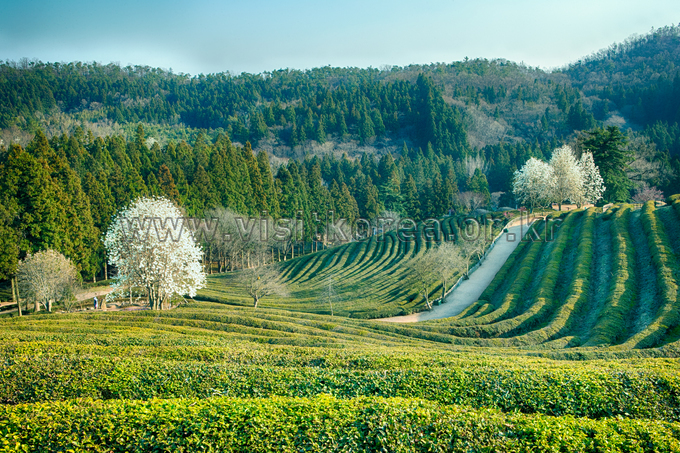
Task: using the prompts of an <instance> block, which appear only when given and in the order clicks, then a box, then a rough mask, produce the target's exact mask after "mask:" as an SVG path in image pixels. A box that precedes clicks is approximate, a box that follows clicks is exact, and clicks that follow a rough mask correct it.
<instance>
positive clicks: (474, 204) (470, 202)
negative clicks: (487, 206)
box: [458, 192, 486, 211]
mask: <svg viewBox="0 0 680 453" xmlns="http://www.w3.org/2000/svg"><path fill="white" fill-rule="evenodd" d="M458 199H459V200H460V203H461V204H462V205H463V206H465V208H466V209H468V210H469V211H475V210H476V209H479V208H481V207H482V206H484V202H485V201H486V199H485V198H484V195H483V194H481V193H478V192H463V193H461V194H460V195H458Z"/></svg>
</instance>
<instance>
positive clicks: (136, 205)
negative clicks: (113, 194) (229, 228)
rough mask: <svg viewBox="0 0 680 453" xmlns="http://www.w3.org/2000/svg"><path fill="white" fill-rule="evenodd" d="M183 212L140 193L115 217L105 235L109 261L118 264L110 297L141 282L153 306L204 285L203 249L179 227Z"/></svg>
mask: <svg viewBox="0 0 680 453" xmlns="http://www.w3.org/2000/svg"><path fill="white" fill-rule="evenodd" d="M182 222H183V219H182V213H181V212H180V210H179V209H178V208H177V207H176V206H175V205H174V204H173V203H172V202H171V201H170V200H168V199H166V198H163V197H152V198H144V197H143V198H139V199H137V200H136V201H134V202H133V203H132V204H131V205H130V206H128V207H127V208H125V209H123V210H122V211H120V212H119V213H118V215H117V216H116V217H115V219H114V220H113V222H112V223H111V226H110V227H109V229H108V231H107V232H106V235H105V237H104V245H105V246H106V250H107V253H108V257H109V263H111V264H113V265H115V266H116V267H117V268H118V275H117V277H115V278H116V282H115V283H114V291H113V292H112V293H110V294H109V295H108V296H107V301H111V300H112V299H113V298H114V297H116V296H117V295H119V294H120V293H121V292H122V291H124V290H125V289H130V288H132V287H139V288H143V289H144V290H145V291H146V295H147V297H148V300H149V306H150V307H151V308H152V309H153V310H161V309H164V308H168V307H169V306H170V301H171V299H172V298H173V297H181V296H183V295H189V296H190V297H194V296H195V295H196V291H197V290H198V289H200V288H202V287H204V286H205V283H206V278H205V273H204V272H203V268H202V266H201V257H202V250H201V247H200V246H198V245H197V244H196V242H195V240H194V237H193V235H192V234H191V233H190V231H188V230H187V229H184V228H183V223H182Z"/></svg>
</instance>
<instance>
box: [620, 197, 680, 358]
mask: <svg viewBox="0 0 680 453" xmlns="http://www.w3.org/2000/svg"><path fill="white" fill-rule="evenodd" d="M655 210H656V207H655V204H654V201H653V200H650V201H648V202H647V203H645V204H644V206H643V208H642V214H641V220H642V226H643V228H644V230H645V234H646V235H647V242H648V244H649V250H650V252H651V255H652V260H653V262H654V265H655V266H656V271H657V281H658V284H659V288H660V289H661V301H662V304H661V307H660V308H659V310H658V312H657V313H656V319H655V320H654V321H653V322H652V323H651V324H650V325H648V326H647V327H646V328H645V329H644V330H643V331H642V332H640V333H638V334H636V335H634V336H633V337H631V338H630V339H628V340H627V342H626V343H628V344H630V345H631V346H633V347H637V348H645V347H651V346H654V345H656V344H658V342H659V341H660V340H661V339H662V338H663V337H664V335H665V334H666V333H667V332H668V331H669V330H670V329H672V328H674V327H675V326H677V325H678V321H679V320H680V305H679V301H678V280H679V279H680V267H679V266H678V262H677V260H676V258H675V255H674V253H673V251H672V248H671V245H670V243H669V242H668V237H667V236H666V233H665V232H664V230H663V226H662V225H661V223H660V222H659V221H658V219H657V217H656V213H655Z"/></svg>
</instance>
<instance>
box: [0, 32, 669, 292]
mask: <svg viewBox="0 0 680 453" xmlns="http://www.w3.org/2000/svg"><path fill="white" fill-rule="evenodd" d="M678 68H680V27H666V28H663V29H659V30H656V31H652V32H651V33H650V34H648V35H646V36H643V37H635V38H631V39H629V40H627V41H626V42H625V43H623V44H617V45H614V46H612V47H610V48H608V49H605V50H602V51H600V52H598V53H595V54H593V55H591V56H589V57H586V58H584V59H583V60H581V61H579V62H576V63H574V64H572V65H570V66H568V67H565V68H563V69H561V70H556V71H552V72H547V71H544V70H541V69H537V68H530V67H526V66H524V65H521V64H516V63H512V62H509V61H506V60H492V61H488V60H479V59H478V60H467V59H466V60H465V61H461V62H454V63H451V64H443V63H437V64H431V65H411V66H407V67H384V68H381V69H374V68H368V69H358V68H331V67H323V68H316V69H312V70H307V71H297V70H289V69H285V70H278V71H273V72H266V73H262V74H240V75H233V74H229V73H220V74H209V75H199V76H195V77H191V76H189V75H186V74H173V73H172V72H170V71H166V70H162V69H154V68H149V67H139V66H136V67H125V68H122V67H120V66H118V65H114V64H109V65H102V64H98V63H42V62H38V61H29V60H23V61H20V62H10V61H7V62H4V63H1V64H0V201H1V204H0V278H5V277H7V276H8V275H10V274H12V272H13V270H14V266H15V264H16V262H17V259H18V258H20V257H23V256H24V255H25V254H26V253H29V252H34V251H37V250H42V249H46V248H53V249H56V250H59V251H61V252H63V253H64V254H65V255H66V256H68V257H69V258H71V259H72V260H73V261H74V262H75V263H76V264H77V265H78V267H79V269H80V270H81V273H82V275H83V277H84V278H88V279H91V278H93V277H94V276H95V275H99V276H101V275H102V272H103V269H102V268H103V263H104V256H103V248H102V245H101V241H100V237H101V234H102V232H103V231H105V230H106V228H107V227H108V225H109V224H110V222H111V219H112V217H113V216H114V215H115V213H116V211H117V210H118V209H120V208H121V207H123V206H125V205H126V204H128V203H129V202H130V201H131V200H133V199H134V198H135V197H137V196H140V195H163V196H166V197H169V198H171V199H172V200H174V201H175V202H177V204H179V205H180V206H181V207H182V208H183V209H184V212H186V214H187V215H188V216H202V215H204V214H205V213H206V212H208V211H209V210H210V209H212V208H215V207H218V206H224V207H228V208H230V209H232V210H234V211H236V212H239V213H243V214H247V215H257V214H258V213H260V212H261V211H267V212H268V213H269V214H270V215H272V216H273V217H295V214H296V213H297V212H298V211H303V212H304V215H305V216H307V218H306V220H307V221H308V223H311V218H310V217H311V215H312V214H311V213H313V212H325V211H327V210H329V209H332V210H334V211H335V212H336V213H337V215H339V216H342V217H344V218H347V219H349V220H350V221H352V220H354V219H357V218H359V217H361V218H367V219H374V218H376V217H377V216H378V215H379V214H380V213H381V212H384V211H392V212H396V213H399V214H400V215H402V216H408V217H411V218H414V219H416V220H418V219H424V218H427V217H439V216H442V215H445V214H447V213H450V212H452V211H455V212H460V211H469V210H470V209H473V208H475V207H478V206H490V207H499V206H513V207H514V206H515V202H514V200H513V199H512V194H511V192H512V185H511V184H512V175H513V173H514V172H515V171H516V170H517V169H518V168H520V167H521V166H522V165H523V164H524V163H525V162H526V161H527V160H528V159H529V158H530V157H537V158H540V159H547V158H549V157H550V154H551V152H552V150H553V149H555V148H557V147H558V146H560V145H561V144H565V143H569V144H572V145H573V147H574V149H576V150H577V151H580V150H581V149H583V146H584V143H589V142H588V137H591V136H592V134H593V132H592V131H596V132H597V131H603V130H604V129H603V128H605V127H617V128H620V130H621V131H622V132H623V134H621V135H620V136H621V137H622V140H620V143H619V145H620V146H621V147H622V148H624V149H625V151H626V153H627V155H628V156H630V159H629V160H630V162H629V168H628V169H627V174H628V177H629V179H630V181H631V182H630V185H629V188H628V189H629V190H628V191H626V192H625V195H624V196H622V197H621V198H622V199H621V200H613V199H612V200H604V201H625V199H627V198H628V196H632V195H633V194H634V193H635V191H636V190H639V189H641V188H644V187H648V186H655V187H658V188H659V189H661V190H663V191H664V192H665V194H666V195H669V194H671V193H677V192H680V126H679V125H678V123H679V122H680V108H679V107H678V106H679V105H680V102H679V101H680V70H679V69H678ZM463 194H476V198H475V200H481V201H477V202H475V203H470V202H469V200H470V197H466V196H464V195H463ZM492 194H493V196H492ZM305 234H306V235H307V236H306V238H305V239H309V234H311V233H305Z"/></svg>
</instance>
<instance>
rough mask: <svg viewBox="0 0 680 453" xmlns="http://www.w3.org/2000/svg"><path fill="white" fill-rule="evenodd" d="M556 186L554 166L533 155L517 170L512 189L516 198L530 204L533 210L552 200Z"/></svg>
mask: <svg viewBox="0 0 680 453" xmlns="http://www.w3.org/2000/svg"><path fill="white" fill-rule="evenodd" d="M554 187H555V176H554V171H553V168H552V167H551V166H550V165H548V164H546V163H545V162H543V161H541V160H539V159H536V158H534V157H532V158H531V159H529V160H528V161H527V163H526V164H524V166H523V167H522V168H521V169H519V170H517V171H516V172H515V176H514V180H513V183H512V191H513V193H514V194H515V198H516V199H517V201H519V202H520V203H522V204H525V205H528V206H529V207H530V208H531V210H532V211H533V210H534V208H536V207H538V206H545V205H547V204H548V203H549V202H550V201H551V197H552V194H553V191H554Z"/></svg>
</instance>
